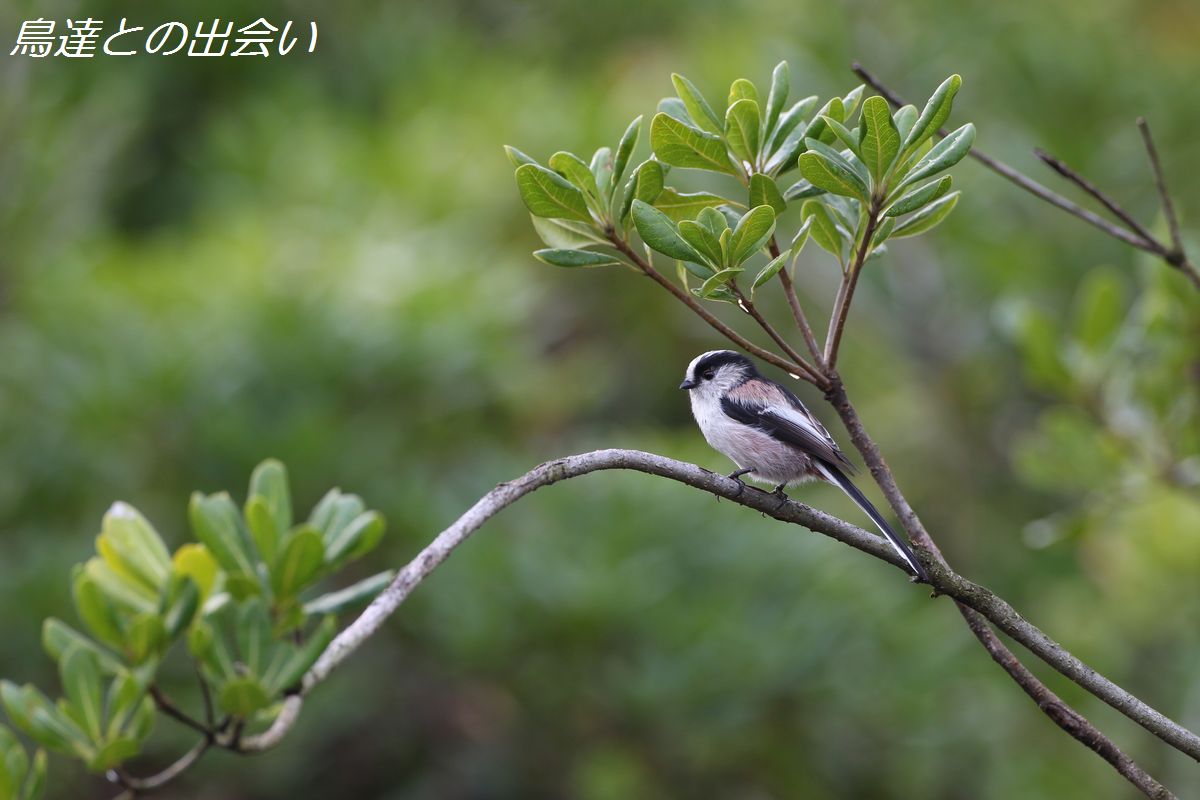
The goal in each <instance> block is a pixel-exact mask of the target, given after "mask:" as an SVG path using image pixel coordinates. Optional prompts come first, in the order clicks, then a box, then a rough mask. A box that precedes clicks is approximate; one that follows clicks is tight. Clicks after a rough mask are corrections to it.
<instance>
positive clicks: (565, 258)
mask: <svg viewBox="0 0 1200 800" xmlns="http://www.w3.org/2000/svg"><path fill="white" fill-rule="evenodd" d="M533 257H534V258H536V259H537V260H538V261H541V262H542V263H544V264H549V265H550V266H552V267H619V266H621V265H622V264H623V263H624V262H622V261H621V260H620V259H619V258H617V257H616V256H611V255H608V254H607V253H594V252H592V251H590V250H534V251H533Z"/></svg>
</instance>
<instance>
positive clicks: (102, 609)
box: [71, 567, 123, 648]
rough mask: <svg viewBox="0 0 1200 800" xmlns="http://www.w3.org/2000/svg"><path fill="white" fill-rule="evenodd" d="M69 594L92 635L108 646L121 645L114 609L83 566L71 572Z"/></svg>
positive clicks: (119, 629) (119, 630) (118, 624)
mask: <svg viewBox="0 0 1200 800" xmlns="http://www.w3.org/2000/svg"><path fill="white" fill-rule="evenodd" d="M71 596H72V598H73V599H74V601H75V611H76V613H78V614H79V618H80V619H82V620H83V624H84V625H86V626H87V629H88V630H89V631H91V633H92V635H93V636H95V637H96V638H97V639H99V640H100V641H102V642H104V643H105V644H107V645H108V646H110V647H117V648H119V647H121V644H122V642H123V638H122V636H121V628H120V623H119V622H118V620H117V612H116V609H115V608H114V607H113V604H112V603H111V602H110V601H109V599H108V597H107V596H106V595H105V594H104V592H102V591H101V590H100V587H99V586H97V585H96V582H95V581H94V580H92V579H91V578H90V577H88V575H87V574H86V572H85V570H84V568H83V567H76V568H75V570H74V572H73V574H72V578H71Z"/></svg>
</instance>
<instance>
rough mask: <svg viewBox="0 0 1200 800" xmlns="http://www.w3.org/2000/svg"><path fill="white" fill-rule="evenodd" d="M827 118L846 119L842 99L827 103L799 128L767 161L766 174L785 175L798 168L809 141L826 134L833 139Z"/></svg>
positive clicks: (838, 98) (834, 99)
mask: <svg viewBox="0 0 1200 800" xmlns="http://www.w3.org/2000/svg"><path fill="white" fill-rule="evenodd" d="M825 118H831V119H836V120H838V121H839V122H841V121H844V120H845V119H846V114H845V107H844V106H843V105H842V100H841V98H840V97H835V98H833V99H832V100H830V101H829V102H828V103H826V104H825V105H824V106H823V107H822V108H821V110H820V111H818V112H817V115H816V116H815V117H813V118H812V121H811V122H809V123H808V125H801V126H797V128H796V129H795V130H793V131H792V132H791V133H790V134H788V137H787V139H785V140H784V141H783V142H782V143H781V144H780V146H779V149H777V150H776V151H775V154H774V155H773V156H771V158H770V160H769V161H767V164H766V167H765V168H764V171H765V172H768V173H770V174H775V173H776V172H778V173H784V172H787V171H788V170H790V169H792V168H793V167H795V166H796V156H798V155H799V154H800V153H801V152H803V151H804V149H805V148H806V144H805V142H806V140H807V139H819V138H820V137H821V136H824V135H825V134H829V137H830V139H831V140H832V138H833V133H832V132H831V131H830V130H829V127H828V126H827V125H826V124H825Z"/></svg>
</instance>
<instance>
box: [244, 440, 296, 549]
mask: <svg viewBox="0 0 1200 800" xmlns="http://www.w3.org/2000/svg"><path fill="white" fill-rule="evenodd" d="M249 496H250V497H261V498H262V499H263V500H264V501H266V504H267V511H268V512H269V513H270V515H271V519H272V520H273V521H274V522H275V530H277V531H280V532H282V531H286V530H288V529H290V528H291V527H292V492H291V489H289V488H288V474H287V467H285V466H284V465H283V462H281V461H279V460H278V459H274V458H268V459H266V460H265V461H263V462H262V463H260V464H259V465H258V466H257V467H255V468H254V472H252V473H251V474H250V491H249ZM263 557H264V558H266V555H265V554H264V556H263Z"/></svg>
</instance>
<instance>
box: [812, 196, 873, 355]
mask: <svg viewBox="0 0 1200 800" xmlns="http://www.w3.org/2000/svg"><path fill="white" fill-rule="evenodd" d="M879 212H880V203H879V199H878V198H874V197H873V198H871V205H870V206H869V207H868V209H867V224H866V228H865V229H864V231H863V238H862V241H861V242H859V244H858V250H856V251H855V253H854V261H853V262H852V263H851V264H850V269H849V270H847V272H846V274H845V275H843V276H842V284H841V286H840V287H839V289H838V294H837V299H836V300H835V301H834V305H833V314H832V315H831V316H830V318H829V334H828V335H827V336H826V337H825V357H824V359H822V363H823V364H824V366H825V372H826V373H828V372H829V371H830V370H832V369H833V368H834V366H835V365H836V364H837V357H838V347H839V346H840V345H841V343H842V332H843V331H844V330H845V328H846V317H847V316H848V315H849V314H850V304H851V302H853V300H854V288H855V287H856V286H857V285H858V276H859V273H861V272H862V269H863V264H865V263H867V256H868V255H870V253H871V239H873V238H874V237H875V226H876V225H878V224H879ZM826 378H828V374H826Z"/></svg>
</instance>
